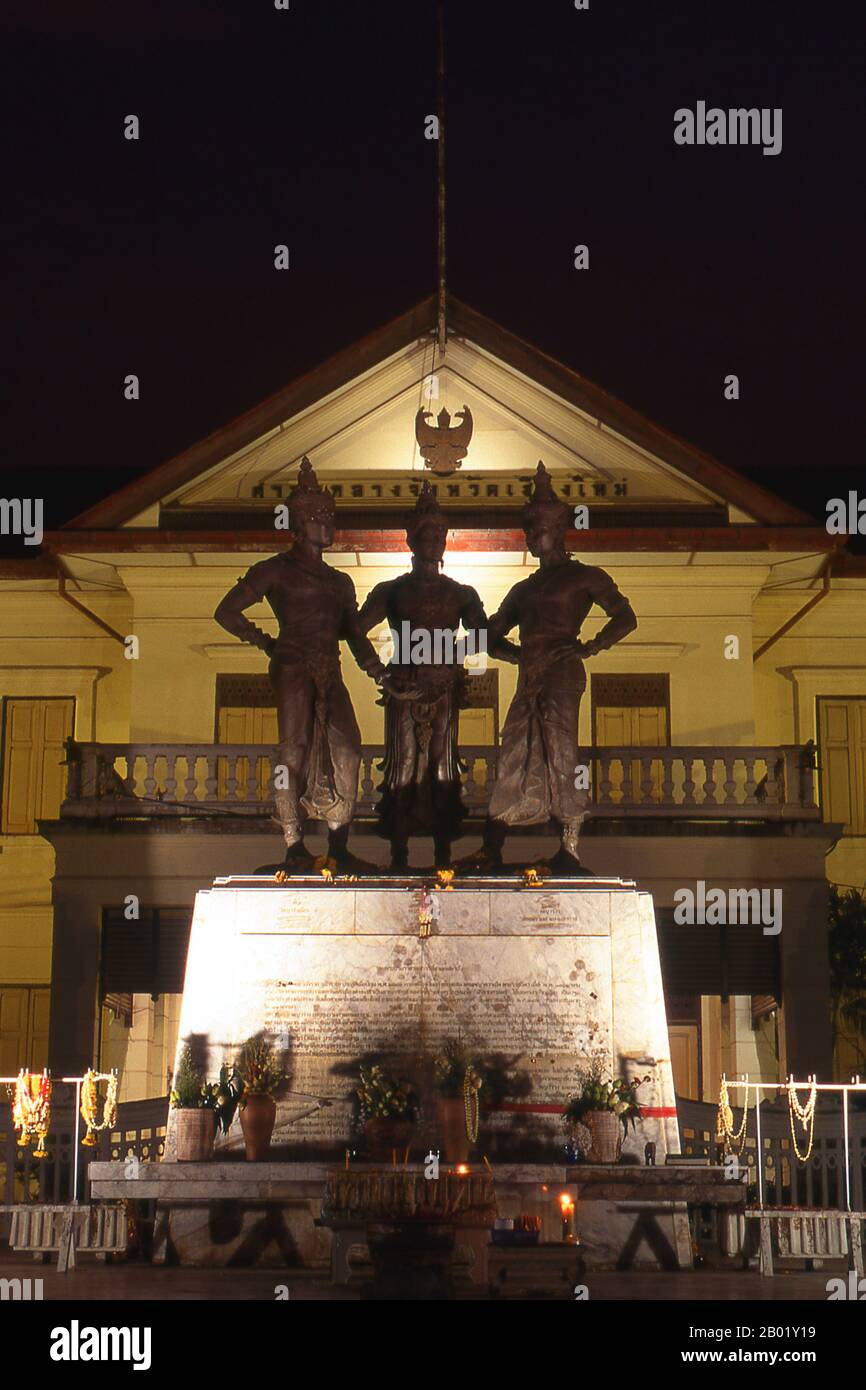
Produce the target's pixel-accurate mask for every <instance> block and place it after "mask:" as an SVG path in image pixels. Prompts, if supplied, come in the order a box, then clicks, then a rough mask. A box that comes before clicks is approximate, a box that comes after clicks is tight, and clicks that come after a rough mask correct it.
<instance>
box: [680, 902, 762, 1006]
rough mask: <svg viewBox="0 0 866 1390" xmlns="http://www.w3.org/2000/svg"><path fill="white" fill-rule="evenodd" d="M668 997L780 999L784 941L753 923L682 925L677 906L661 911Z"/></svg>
mask: <svg viewBox="0 0 866 1390" xmlns="http://www.w3.org/2000/svg"><path fill="white" fill-rule="evenodd" d="M656 920H657V923H658V935H659V954H660V956H661V967H662V980H663V981H664V987H665V994H666V995H694V994H711V995H717V996H718V997H719V998H721V999H728V998H729V996H730V995H732V994H750V995H771V996H772V997H773V998H774V999H781V997H782V996H781V972H780V956H779V940H778V937H776V936H765V935H764V930H763V927H762V926H761V925H760V924H758V925H752V924H751V923H739V924H731V925H729V926H724V927H722V926H702V927H701V926H696V927H690V926H679V925H678V924H677V923H676V922H674V920H673V909H672V908H668V909H660V910H658V911H657V912H656Z"/></svg>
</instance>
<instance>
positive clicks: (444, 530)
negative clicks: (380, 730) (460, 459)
mask: <svg viewBox="0 0 866 1390" xmlns="http://www.w3.org/2000/svg"><path fill="white" fill-rule="evenodd" d="M447 536H448V519H447V517H446V515H445V513H444V511H443V510H442V508H441V507H440V506H439V503H438V502H437V500H436V495H435V493H434V492H433V489H432V488H431V486H430V484H429V482H427V481H426V480H425V482H424V484H423V486H422V488H421V492H420V494H419V496H418V499H417V502H416V505H415V512H414V515H413V517H412V519H411V521H410V523H409V525H408V527H407V529H406V540H407V541H408V543H409V548H410V550H411V551H412V568H411V570H410V572H409V573H408V574H403V575H400V577H399V578H398V579H390V580H387V581H386V582H385V583H383V584H377V585H376V587H375V588H374V589H373V590H372V591H371V593H370V596H369V598H368V599H367V600H366V602H365V603H364V604H363V606H362V608H361V614H360V624H361V629H362V630H363V631H364V632H369V631H370V630H371V629H372V628H374V627H377V626H378V624H379V623H381V622H383V621H384V620H385V619H387V621H388V625H389V627H390V629H391V632H392V635H393V639H394V646H395V651H394V657H393V658H392V661H391V663H390V665H389V667H388V671H389V674H391V676H392V687H391V690H390V691H388V690H386V693H385V696H384V701H385V758H384V762H383V764H382V772H383V777H382V785H381V793H382V795H381V800H380V802H379V824H380V827H381V829H382V831H383V833H384V835H385V836H386V837H387V838H388V839H389V840H390V842H391V868H392V869H396V870H399V869H405V868H406V867H407V866H408V862H409V836H410V834H413V833H415V834H430V835H432V836H433V847H434V854H435V863H436V867H437V868H447V867H448V866H449V865H450V863H451V843H452V839H453V837H454V835H455V834H456V833H457V832H458V829H459V825H460V820H461V817H462V814H463V807H462V803H461V797H460V765H459V761H458V755H457V733H458V720H459V714H460V705H461V698H462V693H463V689H464V683H465V681H466V679H467V676H466V672H465V668H464V664H463V659H464V658H465V655H466V652H467V649H471V651H472V652H477V651H479V650H481V651H486V649H487V617H486V615H485V612H484V608H483V606H482V603H481V599H480V598H479V597H478V594H477V593H476V592H475V590H474V589H473V588H471V587H470V586H469V585H468V584H458V583H457V582H456V581H455V580H453V579H449V578H448V576H447V575H444V574H441V573H440V566H441V564H442V557H443V555H444V553H445V543H446V540H447ZM461 623H462V625H463V628H464V629H465V630H466V632H467V634H468V635H469V641H468V642H467V641H466V639H461V638H459V637H458V636H457V633H458V629H459V628H460V625H461ZM469 679H471V676H470V677H469ZM395 693H397V694H400V695H402V696H403V697H404V698H403V699H402V701H401V700H399V699H395V698H394V695H395ZM407 697H408V698H407Z"/></svg>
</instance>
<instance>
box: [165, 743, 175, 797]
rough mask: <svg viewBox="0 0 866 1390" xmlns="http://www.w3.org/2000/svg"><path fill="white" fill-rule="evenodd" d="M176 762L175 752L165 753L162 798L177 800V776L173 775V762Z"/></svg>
mask: <svg viewBox="0 0 866 1390" xmlns="http://www.w3.org/2000/svg"><path fill="white" fill-rule="evenodd" d="M176 762H177V754H176V753H166V755H165V786H164V787H163V794H162V800H163V801H176V800H177V778H176V777H175V775H174V768H175V763H176Z"/></svg>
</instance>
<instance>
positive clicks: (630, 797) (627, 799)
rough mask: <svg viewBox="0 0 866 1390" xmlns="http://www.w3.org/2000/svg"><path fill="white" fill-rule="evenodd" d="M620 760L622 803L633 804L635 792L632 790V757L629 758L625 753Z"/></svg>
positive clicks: (624, 804)
mask: <svg viewBox="0 0 866 1390" xmlns="http://www.w3.org/2000/svg"><path fill="white" fill-rule="evenodd" d="M620 762H621V764H622V782H621V783H620V789H621V791H622V799H621V804H622V805H623V806H633V805H634V792H633V790H632V778H631V771H632V760H631V758H628V757H626V756H625V755H623V757H622V758H621V759H620Z"/></svg>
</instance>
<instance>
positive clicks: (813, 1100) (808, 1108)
mask: <svg viewBox="0 0 866 1390" xmlns="http://www.w3.org/2000/svg"><path fill="white" fill-rule="evenodd" d="M817 1101H818V1084H817V1082H816V1081H815V1080H814V1078H813V1080H812V1089H811V1090H810V1091H809V1099H808V1100H807V1101H806V1104H805V1105H801V1104H800V1100H799V1097H798V1096H797V1091H796V1088H795V1086H794V1078H793V1077H791V1079H790V1080H789V1082H788V1119H789V1120H790V1123H791V1143H792V1144H793V1146H794V1153H795V1154H796V1155H797V1158H798V1160H799V1161H800V1163H808V1161H809V1159H810V1157H811V1155H812V1146H813V1144H814V1142H815V1110H816V1107H817ZM795 1115H796V1117H797V1119H798V1120H799V1121H800V1124H801V1125H802V1126H803V1129H804V1130H807V1131H808V1139H807V1145H806V1152H805V1153H804V1154H801V1153H800V1150H799V1149H798V1147H797V1135H796V1132H795V1129H794V1116H795Z"/></svg>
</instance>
